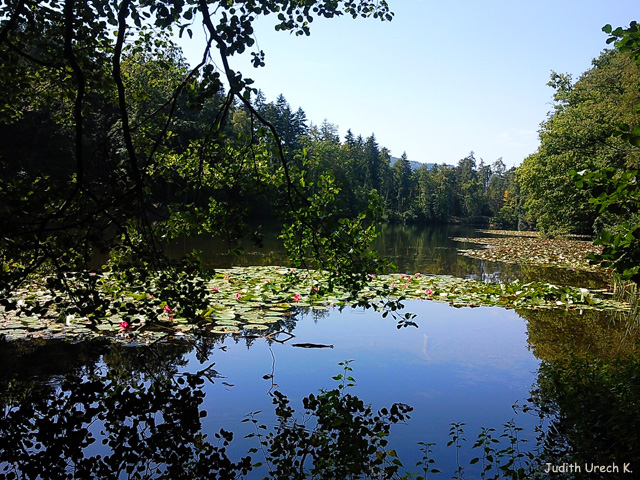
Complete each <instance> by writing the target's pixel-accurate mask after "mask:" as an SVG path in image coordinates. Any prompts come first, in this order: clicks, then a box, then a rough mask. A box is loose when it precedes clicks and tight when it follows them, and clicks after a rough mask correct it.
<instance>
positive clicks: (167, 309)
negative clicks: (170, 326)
mask: <svg viewBox="0 0 640 480" xmlns="http://www.w3.org/2000/svg"><path fill="white" fill-rule="evenodd" d="M163 310H164V311H165V312H167V313H169V312H170V311H171V307H169V305H165V306H164V308H163Z"/></svg>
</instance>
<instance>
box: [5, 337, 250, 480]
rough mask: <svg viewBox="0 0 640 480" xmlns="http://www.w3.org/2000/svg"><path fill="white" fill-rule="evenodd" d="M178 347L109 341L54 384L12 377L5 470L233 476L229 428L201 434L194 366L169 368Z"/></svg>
mask: <svg viewBox="0 0 640 480" xmlns="http://www.w3.org/2000/svg"><path fill="white" fill-rule="evenodd" d="M184 353H185V348H184V346H175V345H162V346H159V345H156V346H155V347H153V348H149V347H147V348H130V347H122V346H112V347H110V348H109V349H108V351H105V352H103V356H102V361H98V360H97V359H93V361H92V362H89V361H88V359H86V358H85V361H86V365H85V366H84V367H83V368H81V369H80V370H79V371H77V370H76V369H75V368H74V369H73V370H75V371H73V373H68V372H65V373H67V374H66V375H65V376H64V377H62V378H61V379H60V380H59V382H56V384H45V385H37V384H35V383H34V382H33V381H31V380H15V379H13V380H11V381H9V382H7V383H6V385H7V388H6V389H5V390H4V393H3V394H2V396H1V397H0V401H1V403H2V407H3V408H2V416H1V417H0V438H2V443H1V444H0V472H1V473H2V474H3V475H4V476H5V477H6V478H123V477H125V478H157V477H159V476H161V475H166V476H167V477H168V478H176V479H182V478H184V479H197V478H235V477H236V476H237V475H238V474H240V473H242V472H246V471H247V470H248V469H249V468H250V460H249V459H248V458H245V459H241V460H239V461H238V462H237V463H234V462H232V461H231V460H230V459H229V458H228V457H227V455H226V450H225V447H226V445H227V444H228V442H229V441H230V440H231V437H232V435H231V434H229V433H228V432H223V431H221V432H219V433H217V434H216V435H215V437H214V438H211V439H207V438H205V437H204V436H203V433H202V424H201V418H202V417H204V416H205V415H206V412H205V411H203V410H202V409H201V408H200V406H201V404H202V402H203V400H204V395H205V394H204V391H203V388H202V387H203V384H204V382H205V378H206V377H205V376H204V375H203V374H188V373H182V374H178V372H177V370H176V367H177V366H178V365H179V364H181V362H182V358H183V354H184Z"/></svg>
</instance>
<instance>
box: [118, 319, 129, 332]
mask: <svg viewBox="0 0 640 480" xmlns="http://www.w3.org/2000/svg"><path fill="white" fill-rule="evenodd" d="M120 328H121V329H123V330H126V329H127V328H129V324H128V323H127V322H125V321H124V320H123V321H121V322H120Z"/></svg>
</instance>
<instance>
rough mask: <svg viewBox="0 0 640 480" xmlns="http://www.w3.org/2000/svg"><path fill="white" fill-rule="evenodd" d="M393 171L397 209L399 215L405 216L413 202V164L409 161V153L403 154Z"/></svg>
mask: <svg viewBox="0 0 640 480" xmlns="http://www.w3.org/2000/svg"><path fill="white" fill-rule="evenodd" d="M392 170H393V177H394V178H393V179H394V184H395V185H394V187H395V191H396V199H395V200H396V202H395V203H396V205H395V208H396V211H397V212H398V213H399V214H403V213H404V212H405V211H406V210H407V209H408V207H409V204H410V202H411V198H410V194H411V190H412V185H411V183H412V182H411V180H412V179H411V164H410V163H409V160H408V159H407V152H403V153H402V156H401V157H400V158H399V159H398V160H397V161H396V163H394V164H393V167H392Z"/></svg>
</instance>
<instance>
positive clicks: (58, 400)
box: [0, 301, 640, 479]
mask: <svg viewBox="0 0 640 480" xmlns="http://www.w3.org/2000/svg"><path fill="white" fill-rule="evenodd" d="M407 309H408V310H410V311H412V312H414V313H416V314H417V318H416V320H417V323H418V325H419V327H418V328H417V329H414V328H407V329H402V330H397V329H396V328H395V322H394V321H392V320H391V321H390V320H384V319H382V318H380V316H378V315H376V314H375V313H374V312H372V311H370V310H362V309H350V308H347V309H344V311H343V312H342V313H340V312H338V311H337V310H332V311H319V312H305V311H304V310H303V309H299V310H298V311H296V312H295V314H294V315H292V316H290V317H288V318H287V319H286V324H284V323H283V324H281V325H279V326H278V328H279V329H282V330H283V331H289V332H291V333H292V334H293V335H295V340H290V341H285V338H286V337H285V336H282V337H276V338H275V339H274V338H265V337H262V336H257V335H253V336H252V335H248V336H246V337H242V338H240V337H238V336H231V335H227V336H214V337H203V338H199V339H193V340H184V339H183V340H176V341H174V342H170V343H156V344H153V345H149V346H144V347H123V346H112V345H107V344H105V343H102V342H91V343H82V344H75V345H72V344H67V343H64V342H47V343H33V342H32V343H17V342H15V343H12V344H2V345H1V346H0V360H1V361H2V365H3V369H2V371H0V391H1V392H2V393H0V403H1V404H2V409H0V439H1V440H0V442H1V443H0V474H2V475H4V476H5V477H6V478H83V477H89V476H92V477H96V478H134V477H135V478H159V477H161V476H162V475H166V476H168V477H170V478H196V479H197V478H236V477H242V478H245V477H246V478H262V477H263V476H264V475H267V474H268V473H267V472H266V471H265V470H264V469H259V470H260V471H255V472H249V469H250V465H251V464H252V463H253V462H256V461H264V458H263V457H261V456H260V455H256V454H255V452H253V453H251V452H250V449H251V448H254V447H256V446H257V445H259V444H256V440H255V439H251V438H249V439H245V438H243V437H245V436H246V435H251V434H252V433H254V432H255V426H254V425H253V424H251V423H243V422H242V419H243V418H245V416H246V415H247V414H248V413H249V412H254V411H256V410H262V413H261V414H259V415H258V416H257V418H258V419H259V421H260V423H263V424H264V425H268V426H269V428H271V426H276V425H279V421H280V420H281V419H280V417H279V414H278V413H277V411H275V410H274V407H273V400H274V398H276V397H274V396H273V395H275V394H274V392H276V391H278V392H281V393H282V395H283V396H285V397H286V398H287V399H288V401H290V403H289V404H288V405H290V406H291V407H292V408H295V409H296V410H297V411H298V412H300V411H302V410H303V409H302V408H301V403H302V401H303V398H305V397H307V396H308V395H309V394H310V393H312V392H314V393H316V395H317V392H318V389H319V388H322V387H323V388H327V387H328V388H329V389H331V388H332V387H334V386H335V382H333V383H332V381H331V380H330V379H331V377H332V376H335V375H336V373H338V372H337V370H338V367H337V365H338V363H339V362H341V361H344V360H345V359H354V362H353V363H352V366H353V368H354V373H353V375H354V377H355V378H356V380H357V381H356V386H355V387H353V389H352V392H351V393H352V395H353V398H354V399H359V400H362V401H364V402H365V403H369V402H371V403H372V404H373V409H374V410H373V411H376V410H377V409H381V408H382V407H384V406H389V405H391V404H393V403H395V402H402V403H406V404H409V405H411V406H412V407H413V412H411V417H412V418H411V420H410V421H408V422H407V425H397V426H396V427H394V428H395V430H392V431H391V436H390V437H389V440H390V442H391V443H390V446H392V448H394V449H396V450H397V451H398V452H399V454H400V457H401V459H402V461H403V462H404V465H405V466H407V467H408V470H409V471H415V469H413V468H412V466H413V465H415V463H416V462H419V461H420V460H421V454H420V452H419V449H418V447H417V444H418V442H420V441H423V442H435V443H436V445H435V446H433V447H432V450H433V451H432V454H433V456H434V458H436V459H437V462H438V464H437V466H438V468H439V469H440V470H442V471H443V472H444V473H445V475H444V476H443V478H449V477H450V474H452V472H453V471H454V470H455V465H456V463H455V462H456V460H455V452H454V451H453V450H452V449H451V448H447V447H446V443H447V441H448V440H449V437H448V432H449V428H450V425H449V424H450V422H453V421H462V422H465V423H466V426H465V429H466V430H465V431H466V436H467V437H468V438H470V442H469V443H471V442H472V441H473V438H474V437H475V435H476V434H477V433H478V432H479V431H480V427H482V426H484V427H494V428H498V430H499V429H500V427H499V426H500V425H502V424H503V423H505V422H507V421H509V420H511V419H512V418H515V423H516V425H518V426H521V427H523V428H524V429H525V430H524V432H520V438H521V439H522V438H527V437H528V439H529V440H531V441H533V440H534V434H535V427H536V426H537V425H538V423H539V421H540V418H542V420H543V421H544V422H546V424H547V428H546V429H545V430H544V431H543V432H542V435H541V438H540V443H539V444H538V447H540V451H539V455H538V456H537V457H536V461H537V462H538V465H540V464H541V465H544V463H546V462H551V463H554V464H561V463H562V462H573V461H578V460H579V461H586V460H588V459H593V461H597V462H617V463H619V464H620V465H622V463H623V462H627V463H629V462H631V463H632V464H634V462H635V465H640V464H639V463H637V462H639V461H640V458H639V457H640V455H638V449H637V445H638V441H639V440H640V438H638V433H637V432H640V428H639V427H640V415H639V413H640V411H639V410H638V405H640V383H639V382H638V378H640V362H639V361H638V360H637V350H636V345H637V344H638V340H640V334H639V333H638V330H637V329H636V330H633V329H632V328H631V329H630V327H628V325H629V323H628V322H626V323H625V322H623V321H622V320H624V319H623V318H621V317H619V315H617V314H613V315H612V314H609V315H608V316H607V315H605V314H600V313H595V312H591V311H585V312H582V313H580V312H579V311H565V312H559V311H549V310H538V311H531V310H526V311H522V312H517V313H516V312H514V311H508V310H504V309H499V308H477V309H470V308H461V309H455V308H451V307H449V306H448V305H446V304H439V303H434V302H420V301H413V302H407ZM522 319H525V320H526V322H523V321H522ZM278 339H280V340H282V341H277V340H278ZM563 340H566V342H564V344H566V345H567V346H569V345H571V346H572V349H571V350H567V349H563V347H562V345H563ZM294 342H297V343H305V342H317V343H324V344H332V345H333V348H326V349H305V348H296V347H293V346H292V344H293V343H294ZM532 353H534V354H535V356H534V355H533V354H532ZM536 357H538V358H540V359H541V360H542V365H541V366H540V368H539V370H538V367H539V360H538V358H536ZM532 385H533V387H532ZM529 397H531V399H532V400H531V402H532V403H530V404H529V407H530V408H531V410H529V413H535V415H521V414H519V415H514V412H513V410H512V408H511V406H512V405H513V404H514V403H516V402H517V403H520V404H524V403H526V399H527V398H529ZM278 398H280V399H282V398H283V397H278ZM359 400H358V401H359ZM354 401H355V400H354ZM285 410H286V409H285ZM285 410H281V413H282V412H283V411H285ZM292 418H293V417H292ZM296 418H298V417H296ZM308 426H309V427H310V428H311V426H312V423H309V424H308ZM296 428H297V427H296ZM221 429H223V430H221ZM281 433H282V432H281ZM290 433H291V435H294V434H295V429H294V430H291V432H290ZM298 434H301V432H298ZM296 435H297V434H296ZM278 438H280V439H282V438H283V437H278ZM289 438H290V439H291V438H298V437H295V436H294V437H289ZM283 441H284V440H283ZM534 447H535V445H534V444H530V448H532V449H534ZM465 448H466V456H467V457H468V458H472V457H473V456H474V455H476V454H477V452H476V451H474V450H472V449H471V445H470V444H468V445H466V447H465ZM248 456H252V457H253V458H252V459H251V460H249V459H248V458H246V457H248ZM292 458H293V457H292ZM371 458H378V457H375V456H374V457H371ZM292 461H293V460H292ZM358 468H360V467H358ZM362 468H364V467H362ZM466 468H467V475H468V476H469V478H474V475H475V474H476V473H478V472H477V471H475V470H473V469H472V467H471V465H469V466H467V467H466ZM474 472H475V473H474ZM590 478H597V476H591V477H590ZM607 478H616V477H615V476H611V475H609V476H608V477H607ZM624 478H627V477H624ZM629 478H630V477H629Z"/></svg>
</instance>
